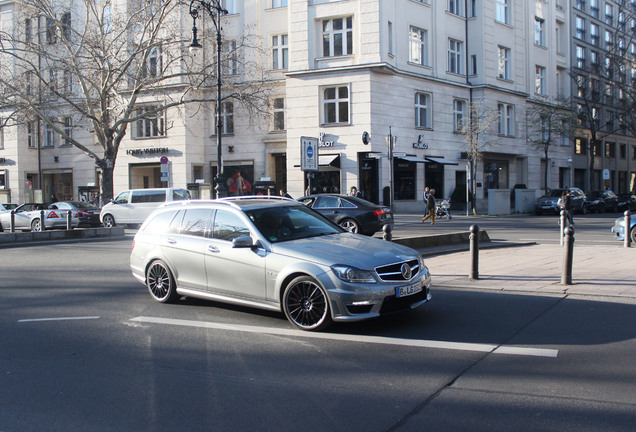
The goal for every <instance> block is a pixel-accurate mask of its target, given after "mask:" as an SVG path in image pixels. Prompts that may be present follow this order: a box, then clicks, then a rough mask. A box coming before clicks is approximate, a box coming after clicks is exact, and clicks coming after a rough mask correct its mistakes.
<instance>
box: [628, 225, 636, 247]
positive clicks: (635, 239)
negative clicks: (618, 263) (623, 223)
mask: <svg viewBox="0 0 636 432" xmlns="http://www.w3.org/2000/svg"><path fill="white" fill-rule="evenodd" d="M629 236H630V237H631V240H632V246H634V245H636V226H634V227H632V229H631V230H630V231H629Z"/></svg>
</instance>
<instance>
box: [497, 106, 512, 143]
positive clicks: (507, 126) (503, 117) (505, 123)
mask: <svg viewBox="0 0 636 432" xmlns="http://www.w3.org/2000/svg"><path fill="white" fill-rule="evenodd" d="M498 108H499V135H503V136H514V121H515V107H514V106H513V105H509V104H503V103H500V104H499V105H498Z"/></svg>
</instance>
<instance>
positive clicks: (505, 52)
mask: <svg viewBox="0 0 636 432" xmlns="http://www.w3.org/2000/svg"><path fill="white" fill-rule="evenodd" d="M498 52H499V58H498V61H499V78H501V79H506V80H509V79H510V48H506V47H502V46H499V49H498Z"/></svg>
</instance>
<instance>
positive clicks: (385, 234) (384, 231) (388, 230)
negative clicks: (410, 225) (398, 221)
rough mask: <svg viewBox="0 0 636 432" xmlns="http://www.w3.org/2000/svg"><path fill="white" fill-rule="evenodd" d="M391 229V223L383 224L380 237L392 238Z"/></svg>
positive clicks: (389, 239)
mask: <svg viewBox="0 0 636 432" xmlns="http://www.w3.org/2000/svg"><path fill="white" fill-rule="evenodd" d="M391 231H392V230H391V225H389V224H385V225H384V226H383V227H382V238H383V239H384V240H386V241H391V239H392V238H393V234H392V233H391Z"/></svg>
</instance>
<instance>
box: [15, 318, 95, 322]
mask: <svg viewBox="0 0 636 432" xmlns="http://www.w3.org/2000/svg"><path fill="white" fill-rule="evenodd" d="M99 318H101V317H98V316H84V317H58V318H33V319H21V320H18V322H19V323H25V322H40V321H74V320H89V319H99Z"/></svg>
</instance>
